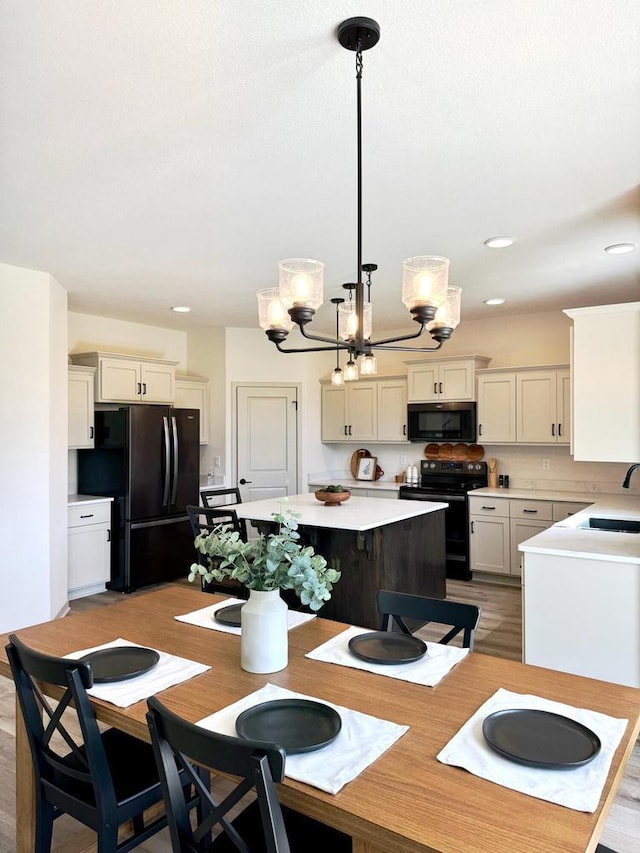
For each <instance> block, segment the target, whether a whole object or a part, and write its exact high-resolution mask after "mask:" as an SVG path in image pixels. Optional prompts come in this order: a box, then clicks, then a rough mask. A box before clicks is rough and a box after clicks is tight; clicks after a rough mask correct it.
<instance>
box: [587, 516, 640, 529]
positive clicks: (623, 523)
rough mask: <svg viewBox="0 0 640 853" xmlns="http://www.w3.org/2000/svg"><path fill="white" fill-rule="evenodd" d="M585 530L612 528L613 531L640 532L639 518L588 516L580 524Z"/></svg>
mask: <svg viewBox="0 0 640 853" xmlns="http://www.w3.org/2000/svg"><path fill="white" fill-rule="evenodd" d="M579 526H580V527H581V528H582V529H585V530H610V531H612V532H613V533H640V519H638V518H594V517H591V518H588V519H587V520H586V521H583V522H582V524H580V525H579Z"/></svg>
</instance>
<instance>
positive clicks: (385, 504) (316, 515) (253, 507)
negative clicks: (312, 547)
mask: <svg viewBox="0 0 640 853" xmlns="http://www.w3.org/2000/svg"><path fill="white" fill-rule="evenodd" d="M358 482H360V481H358ZM325 485H326V484H325ZM343 485H344V483H343ZM446 508H447V504H446V503H436V502H435V501H399V500H397V499H395V498H389V499H386V498H364V497H362V498H361V497H357V496H354V495H352V496H351V497H350V498H349V500H347V501H344V502H343V503H341V504H338V505H337V506H325V505H324V504H322V503H320V502H319V501H318V500H316V498H315V496H314V494H313V492H305V493H304V494H300V495H289V497H286V498H273V499H268V500H264V501H250V502H249V503H242V504H237V505H236V506H235V507H234V509H235V511H236V512H237V514H238V516H239V517H240V518H247V519H250V520H252V521H273V513H274V512H275V513H281V512H286V511H287V509H292V510H293V511H294V512H296V513H298V514H299V515H300V518H299V519H298V523H299V524H306V525H309V526H310V527H332V528H334V529H335V530H356V531H361V530H372V529H374V528H376V527H383V526H384V525H386V524H394V523H395V522H396V521H404V520H405V519H408V518H415V517H416V516H419V515H426V514H427V513H429V512H435V511H436V510H440V509H446Z"/></svg>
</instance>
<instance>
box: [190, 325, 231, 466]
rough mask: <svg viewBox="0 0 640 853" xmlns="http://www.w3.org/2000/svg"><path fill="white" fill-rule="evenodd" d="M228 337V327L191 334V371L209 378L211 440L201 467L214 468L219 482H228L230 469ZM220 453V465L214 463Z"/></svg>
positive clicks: (196, 330)
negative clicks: (227, 471)
mask: <svg viewBox="0 0 640 853" xmlns="http://www.w3.org/2000/svg"><path fill="white" fill-rule="evenodd" d="M225 341H226V332H225V330H224V329H195V330H192V331H189V333H188V335H187V363H188V365H189V369H188V371H187V372H188V373H190V374H196V375H199V376H206V377H208V379H209V444H206V445H202V446H201V447H200V471H201V473H203V474H204V473H206V472H207V471H208V470H209V468H213V471H214V474H215V476H216V478H217V479H216V482H226V470H227V460H226V451H225V448H226V440H227V412H226V408H225V402H224V401H225V400H226V396H227V395H226V391H225V387H226V385H225V375H226V374H225ZM221 401H222V405H221ZM217 457H219V458H220V464H219V465H216V464H215V463H214V460H215V459H216V458H217ZM218 478H219V479H218Z"/></svg>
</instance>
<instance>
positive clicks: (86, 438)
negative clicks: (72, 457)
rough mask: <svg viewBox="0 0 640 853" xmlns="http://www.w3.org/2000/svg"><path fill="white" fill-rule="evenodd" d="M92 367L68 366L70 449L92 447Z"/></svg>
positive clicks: (93, 373)
mask: <svg viewBox="0 0 640 853" xmlns="http://www.w3.org/2000/svg"><path fill="white" fill-rule="evenodd" d="M95 372H96V371H95V368H94V367H81V366H75V365H69V368H68V386H67V387H68V401H69V433H68V435H69V437H68V444H69V447H70V448H77V447H93V402H94V400H93V384H94V377H95Z"/></svg>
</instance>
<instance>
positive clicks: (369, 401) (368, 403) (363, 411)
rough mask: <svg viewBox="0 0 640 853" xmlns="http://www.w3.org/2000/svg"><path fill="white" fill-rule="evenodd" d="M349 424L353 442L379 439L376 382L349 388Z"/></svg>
mask: <svg viewBox="0 0 640 853" xmlns="http://www.w3.org/2000/svg"><path fill="white" fill-rule="evenodd" d="M347 424H348V431H349V438H350V439H351V440H352V441H376V440H377V438H378V389H377V383H376V382H362V381H358V382H354V383H352V384H350V385H348V386H347Z"/></svg>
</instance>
